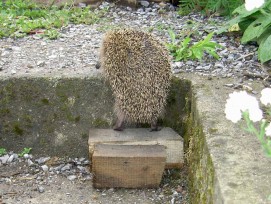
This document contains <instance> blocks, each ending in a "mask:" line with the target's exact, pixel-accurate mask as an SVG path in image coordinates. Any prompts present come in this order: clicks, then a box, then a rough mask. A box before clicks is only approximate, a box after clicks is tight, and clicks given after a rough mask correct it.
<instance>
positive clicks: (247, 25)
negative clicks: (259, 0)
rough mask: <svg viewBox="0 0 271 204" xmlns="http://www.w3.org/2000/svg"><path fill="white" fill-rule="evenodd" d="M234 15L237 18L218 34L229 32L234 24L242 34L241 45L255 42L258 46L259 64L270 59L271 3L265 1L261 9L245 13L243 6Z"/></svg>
mask: <svg viewBox="0 0 271 204" xmlns="http://www.w3.org/2000/svg"><path fill="white" fill-rule="evenodd" d="M234 14H237V16H236V17H235V18H234V19H232V20H230V21H229V22H227V24H226V25H225V26H224V27H223V28H222V29H220V30H219V31H218V33H219V34H220V33H222V32H226V31H228V30H231V28H232V27H233V26H235V25H236V24H238V25H239V28H240V29H241V31H242V32H243V36H242V39H241V42H242V43H247V42H251V41H256V42H257V43H258V44H259V50H258V58H259V60H260V61H261V63H264V62H267V61H269V60H270V59H271V52H270V47H271V1H270V0H269V1H267V2H266V3H265V4H264V5H263V6H262V7H260V8H256V9H253V10H252V11H247V10H246V9H245V7H244V5H242V6H240V7H238V8H237V9H236V10H235V11H234Z"/></svg>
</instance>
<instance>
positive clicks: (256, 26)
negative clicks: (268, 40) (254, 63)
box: [241, 16, 271, 43]
mask: <svg viewBox="0 0 271 204" xmlns="http://www.w3.org/2000/svg"><path fill="white" fill-rule="evenodd" d="M270 25H271V16H262V17H261V18H258V19H257V20H255V21H254V22H253V23H251V24H250V25H249V26H248V27H247V29H246V30H245V32H244V35H243V37H242V39H241V42H242V43H246V42H249V41H255V40H256V39H257V38H258V37H259V36H260V35H262V34H263V33H264V31H265V30H266V29H267V28H268V27H269V26H270Z"/></svg>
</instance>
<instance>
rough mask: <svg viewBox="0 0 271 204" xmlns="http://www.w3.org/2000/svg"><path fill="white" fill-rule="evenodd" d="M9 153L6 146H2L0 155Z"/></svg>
mask: <svg viewBox="0 0 271 204" xmlns="http://www.w3.org/2000/svg"><path fill="white" fill-rule="evenodd" d="M4 154H7V150H6V149H5V148H0V156H2V155H4Z"/></svg>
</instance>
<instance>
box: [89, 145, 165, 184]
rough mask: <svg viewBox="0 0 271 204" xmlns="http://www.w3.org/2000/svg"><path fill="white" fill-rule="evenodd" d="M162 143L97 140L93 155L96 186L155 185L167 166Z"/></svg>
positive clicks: (94, 182) (158, 182)
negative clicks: (119, 142) (126, 142)
mask: <svg viewBox="0 0 271 204" xmlns="http://www.w3.org/2000/svg"><path fill="white" fill-rule="evenodd" d="M165 161H166V151H165V147H164V146H161V145H110V144H97V145H95V148H94V153H93V156H92V173H93V175H94V179H93V185H94V187H96V188H105V187H109V188H112V187H124V188H156V187H158V186H159V184H160V181H161V178H162V174H163V171H164V168H165Z"/></svg>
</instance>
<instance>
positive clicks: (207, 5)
mask: <svg viewBox="0 0 271 204" xmlns="http://www.w3.org/2000/svg"><path fill="white" fill-rule="evenodd" d="M243 2H244V0H179V3H180V8H179V9H178V14H179V15H187V14H188V13H190V12H191V11H193V10H196V11H204V12H205V13H206V14H207V15H210V13H215V12H219V13H220V14H222V15H226V16H230V15H231V13H232V11H233V10H234V9H235V8H237V7H238V6H240V5H242V3H243Z"/></svg>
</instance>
